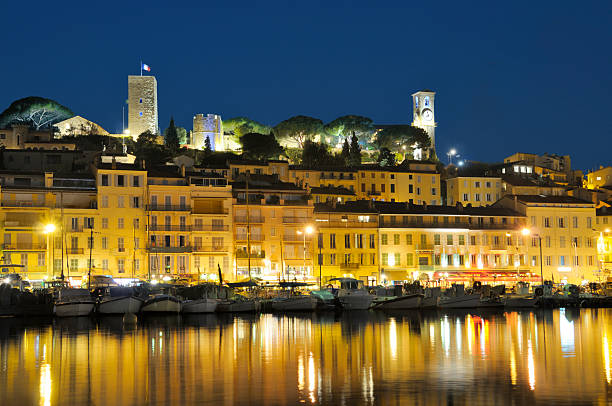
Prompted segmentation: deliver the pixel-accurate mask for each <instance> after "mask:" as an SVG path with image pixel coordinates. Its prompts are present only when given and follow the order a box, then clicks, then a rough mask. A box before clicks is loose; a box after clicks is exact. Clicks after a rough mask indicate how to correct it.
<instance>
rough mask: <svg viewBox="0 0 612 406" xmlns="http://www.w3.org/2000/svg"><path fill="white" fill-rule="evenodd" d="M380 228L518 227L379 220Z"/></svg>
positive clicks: (504, 228)
mask: <svg viewBox="0 0 612 406" xmlns="http://www.w3.org/2000/svg"><path fill="white" fill-rule="evenodd" d="M380 227H381V228H385V227H389V228H392V227H397V228H465V229H470V230H514V229H517V227H519V226H518V225H516V224H508V223H506V224H499V223H495V224H491V223H478V222H472V223H469V222H467V221H460V222H455V221H449V222H440V221H438V222H435V221H414V220H410V221H388V220H381V221H380Z"/></svg>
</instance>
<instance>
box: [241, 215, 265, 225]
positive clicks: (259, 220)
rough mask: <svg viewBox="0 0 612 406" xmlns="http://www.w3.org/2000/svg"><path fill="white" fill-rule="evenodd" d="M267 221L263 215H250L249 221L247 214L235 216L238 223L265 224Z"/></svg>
mask: <svg viewBox="0 0 612 406" xmlns="http://www.w3.org/2000/svg"><path fill="white" fill-rule="evenodd" d="M264 222H265V219H264V218H263V217H261V216H248V221H247V216H236V217H234V223H238V224H247V223H250V224H263V223H264Z"/></svg>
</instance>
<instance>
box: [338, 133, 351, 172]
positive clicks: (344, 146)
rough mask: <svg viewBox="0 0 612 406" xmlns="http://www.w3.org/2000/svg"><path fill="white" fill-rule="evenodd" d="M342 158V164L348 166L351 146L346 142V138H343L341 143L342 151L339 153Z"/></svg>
mask: <svg viewBox="0 0 612 406" xmlns="http://www.w3.org/2000/svg"><path fill="white" fill-rule="evenodd" d="M340 156H341V157H342V159H343V160H344V164H345V165H346V166H350V164H351V147H350V145H349V143H348V139H347V138H345V139H344V143H343V144H342V153H341V154H340Z"/></svg>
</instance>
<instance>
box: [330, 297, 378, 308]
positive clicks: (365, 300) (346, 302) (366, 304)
mask: <svg viewBox="0 0 612 406" xmlns="http://www.w3.org/2000/svg"><path fill="white" fill-rule="evenodd" d="M373 300H374V297H373V296H372V295H343V296H338V302H339V303H340V306H342V308H343V309H344V310H368V309H369V308H370V306H371V305H372V301H373Z"/></svg>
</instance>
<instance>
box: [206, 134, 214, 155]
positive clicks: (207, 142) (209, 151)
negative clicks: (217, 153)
mask: <svg viewBox="0 0 612 406" xmlns="http://www.w3.org/2000/svg"><path fill="white" fill-rule="evenodd" d="M204 152H205V153H206V154H210V153H211V152H212V148H211V146H210V136H208V135H207V136H206V139H205V140H204Z"/></svg>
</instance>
